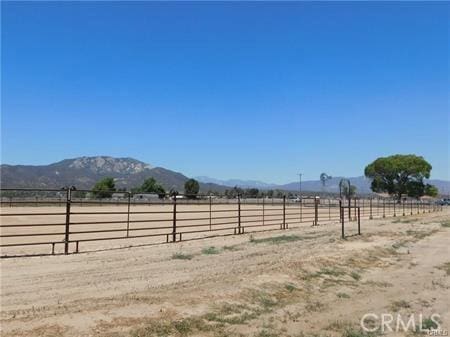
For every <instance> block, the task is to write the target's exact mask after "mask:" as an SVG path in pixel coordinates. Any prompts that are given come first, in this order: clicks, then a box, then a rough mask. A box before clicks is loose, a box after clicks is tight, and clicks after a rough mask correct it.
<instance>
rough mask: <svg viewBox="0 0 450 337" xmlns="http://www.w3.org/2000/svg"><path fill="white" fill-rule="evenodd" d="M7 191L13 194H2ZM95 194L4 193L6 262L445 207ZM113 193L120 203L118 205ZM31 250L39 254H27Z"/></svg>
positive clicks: (1, 241) (0, 239)
mask: <svg viewBox="0 0 450 337" xmlns="http://www.w3.org/2000/svg"><path fill="white" fill-rule="evenodd" d="M5 192H6V194H10V195H9V196H4V194H5ZM12 193H13V194H15V196H11V194H12ZM95 193H98V192H94V191H84V190H82V191H80V190H76V189H74V188H66V189H64V190H55V189H53V190H40V189H0V194H1V205H0V206H1V213H0V219H1V224H0V230H1V231H0V249H1V256H3V257H4V256H10V255H42V254H59V253H64V254H69V253H78V252H79V251H80V245H81V244H83V245H89V244H90V245H91V246H89V248H90V249H92V250H98V249H101V247H100V246H99V245H98V243H99V242H105V241H111V242H113V241H114V242H115V241H123V240H127V241H126V244H127V246H133V245H140V244H153V243H155V244H157V243H169V242H178V241H184V240H192V239H200V238H205V237H212V236H218V235H239V234H243V233H250V232H259V231H271V230H286V229H288V228H294V227H300V226H307V225H313V226H317V225H321V224H327V223H333V222H334V223H340V222H342V221H343V220H344V219H343V217H345V218H347V219H348V221H357V222H358V224H360V220H361V219H375V218H383V217H392V216H394V217H395V216H406V215H412V214H419V213H421V214H422V213H425V212H435V211H439V210H441V209H442V206H439V205H436V204H434V203H432V202H431V201H429V202H424V201H417V200H406V199H404V200H402V201H401V203H398V202H397V201H395V200H392V199H379V198H377V199H374V198H372V199H357V198H356V199H352V200H348V201H343V200H340V199H332V198H329V199H319V198H306V197H305V198H302V200H301V202H296V201H295V200H290V199H287V198H286V197H283V198H271V199H267V198H265V199H264V198H259V199H258V198H253V199H250V198H242V197H241V196H238V197H237V198H236V199H224V198H216V197H213V196H207V195H200V196H196V197H195V198H194V197H193V196H186V195H172V196H168V195H162V196H159V198H150V199H148V198H143V199H142V198H141V199H137V198H136V195H137V194H133V193H130V192H115V193H112V192H111V193H110V194H105V195H103V196H106V198H102V199H98V198H95V197H93V196H95ZM27 194H28V195H27ZM30 194H34V195H33V196H30ZM114 194H116V197H117V194H121V195H122V197H117V198H116V199H113V197H114ZM141 196H142V194H141ZM358 228H359V227H358ZM92 245H93V246H92ZM113 246H114V245H113ZM28 247H36V248H38V249H33V250H30V251H28ZM19 248H20V249H19ZM17 249H19V253H17Z"/></svg>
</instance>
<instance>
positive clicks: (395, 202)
mask: <svg viewBox="0 0 450 337" xmlns="http://www.w3.org/2000/svg"><path fill="white" fill-rule="evenodd" d="M396 203H397V202H396V201H394V218H395V217H396V216H397V214H396V213H395V204H396Z"/></svg>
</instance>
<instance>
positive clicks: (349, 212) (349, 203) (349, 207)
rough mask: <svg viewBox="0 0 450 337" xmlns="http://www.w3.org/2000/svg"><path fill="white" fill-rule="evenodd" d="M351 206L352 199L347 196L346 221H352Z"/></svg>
mask: <svg viewBox="0 0 450 337" xmlns="http://www.w3.org/2000/svg"><path fill="white" fill-rule="evenodd" d="M351 206H352V200H351V198H350V197H348V221H349V222H350V221H352V211H351Z"/></svg>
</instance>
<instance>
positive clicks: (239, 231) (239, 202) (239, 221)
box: [238, 194, 241, 234]
mask: <svg viewBox="0 0 450 337" xmlns="http://www.w3.org/2000/svg"><path fill="white" fill-rule="evenodd" d="M238 234H241V196H240V195H239V194H238Z"/></svg>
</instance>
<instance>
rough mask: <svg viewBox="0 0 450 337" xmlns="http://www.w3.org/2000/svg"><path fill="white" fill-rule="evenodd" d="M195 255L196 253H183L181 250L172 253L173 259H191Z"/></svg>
mask: <svg viewBox="0 0 450 337" xmlns="http://www.w3.org/2000/svg"><path fill="white" fill-rule="evenodd" d="M193 257H194V255H190V254H183V253H181V252H179V253H175V254H173V255H172V259H173V260H191V259H192V258H193Z"/></svg>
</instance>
